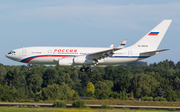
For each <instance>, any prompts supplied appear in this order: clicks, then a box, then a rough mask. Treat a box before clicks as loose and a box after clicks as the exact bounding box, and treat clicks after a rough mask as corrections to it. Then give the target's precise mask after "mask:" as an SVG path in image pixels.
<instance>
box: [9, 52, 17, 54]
mask: <svg viewBox="0 0 180 112" xmlns="http://www.w3.org/2000/svg"><path fill="white" fill-rule="evenodd" d="M13 53H16V52H15V51H10V52H9V53H8V54H13Z"/></svg>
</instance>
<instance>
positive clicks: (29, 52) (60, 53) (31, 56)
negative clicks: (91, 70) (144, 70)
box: [6, 47, 154, 65]
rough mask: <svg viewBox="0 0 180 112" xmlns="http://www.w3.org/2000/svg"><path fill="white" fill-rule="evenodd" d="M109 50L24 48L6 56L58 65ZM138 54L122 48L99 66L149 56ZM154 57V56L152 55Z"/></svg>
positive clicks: (90, 48) (100, 61)
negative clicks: (60, 61) (67, 58)
mask: <svg viewBox="0 0 180 112" xmlns="http://www.w3.org/2000/svg"><path fill="white" fill-rule="evenodd" d="M108 49H111V48H95V47H25V48H20V49H15V50H13V51H15V53H12V54H7V55H6V56H7V57H8V58H10V59H12V60H15V61H19V62H23V63H29V64H58V60H60V59H61V58H64V57H76V56H80V55H87V54H91V53H94V52H99V51H104V50H108ZM140 52H144V51H138V50H135V49H130V48H124V49H122V50H118V51H115V52H114V54H113V55H112V56H108V57H106V58H104V59H101V60H99V62H98V64H101V65H114V64H123V63H129V62H134V61H137V60H141V59H144V58H147V57H149V56H151V55H152V54H148V55H146V56H145V55H144V56H143V55H140ZM153 55H154V54H153Z"/></svg>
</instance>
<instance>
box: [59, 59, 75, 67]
mask: <svg viewBox="0 0 180 112" xmlns="http://www.w3.org/2000/svg"><path fill="white" fill-rule="evenodd" d="M73 58H74V57H66V58H62V59H60V60H59V66H72V65H73Z"/></svg>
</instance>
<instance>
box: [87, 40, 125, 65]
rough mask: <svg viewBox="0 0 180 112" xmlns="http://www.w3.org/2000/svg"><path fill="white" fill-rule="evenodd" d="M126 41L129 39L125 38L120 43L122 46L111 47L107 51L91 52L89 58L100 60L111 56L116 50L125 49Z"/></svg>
mask: <svg viewBox="0 0 180 112" xmlns="http://www.w3.org/2000/svg"><path fill="white" fill-rule="evenodd" d="M126 41H127V40H124V41H123V42H122V43H121V44H120V46H119V47H117V48H110V49H107V50H105V51H100V52H95V53H91V54H88V55H87V57H88V58H89V59H93V60H94V61H95V62H98V60H101V59H104V58H106V57H109V56H111V55H113V54H114V52H115V51H117V50H121V49H123V48H124V46H125V44H126Z"/></svg>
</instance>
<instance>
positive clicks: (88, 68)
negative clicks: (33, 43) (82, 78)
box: [80, 66, 93, 72]
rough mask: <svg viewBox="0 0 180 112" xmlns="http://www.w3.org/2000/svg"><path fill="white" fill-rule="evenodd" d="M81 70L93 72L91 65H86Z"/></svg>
mask: <svg viewBox="0 0 180 112" xmlns="http://www.w3.org/2000/svg"><path fill="white" fill-rule="evenodd" d="M80 71H81V72H93V69H91V68H90V67H85V66H83V67H82V68H81V69H80Z"/></svg>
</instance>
